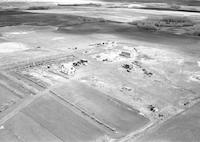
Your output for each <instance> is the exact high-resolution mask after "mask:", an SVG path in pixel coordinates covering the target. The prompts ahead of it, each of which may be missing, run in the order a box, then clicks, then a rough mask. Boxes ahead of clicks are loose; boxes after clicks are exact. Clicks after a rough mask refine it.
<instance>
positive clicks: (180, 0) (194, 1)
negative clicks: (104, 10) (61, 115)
mask: <svg viewBox="0 0 200 142" xmlns="http://www.w3.org/2000/svg"><path fill="white" fill-rule="evenodd" d="M101 1H106V2H122V3H125V2H141V3H169V4H183V5H191V6H192V5H193V6H197V5H200V1H198V0H101Z"/></svg>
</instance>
